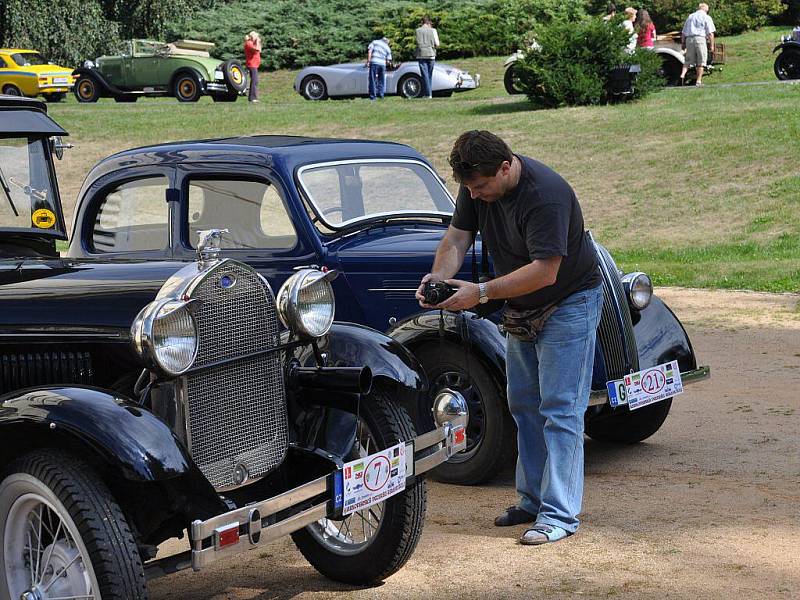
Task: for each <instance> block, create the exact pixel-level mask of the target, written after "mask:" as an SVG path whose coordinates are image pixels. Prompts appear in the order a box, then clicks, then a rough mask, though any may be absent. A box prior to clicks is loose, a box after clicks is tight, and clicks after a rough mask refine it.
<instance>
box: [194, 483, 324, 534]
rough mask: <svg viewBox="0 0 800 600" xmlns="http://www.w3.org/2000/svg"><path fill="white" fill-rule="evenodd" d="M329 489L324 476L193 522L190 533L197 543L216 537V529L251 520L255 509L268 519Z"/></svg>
mask: <svg viewBox="0 0 800 600" xmlns="http://www.w3.org/2000/svg"><path fill="white" fill-rule="evenodd" d="M327 489H328V475H323V476H322V477H320V478H318V479H315V480H313V481H310V482H308V483H305V484H303V485H301V486H299V487H296V488H293V489H291V490H289V491H286V492H284V493H282V494H278V495H277V496H275V497H273V498H270V499H268V500H262V501H261V502H257V503H255V504H250V505H248V506H244V507H242V508H237V509H235V510H232V511H229V512H226V513H223V514H221V515H217V516H216V517H211V518H210V519H208V520H207V521H192V528H191V532H190V533H191V537H192V540H193V541H195V542H196V541H198V540H202V539H204V538H207V537H211V536H212V535H214V530H215V529H216V528H218V527H222V526H223V525H227V524H229V523H231V522H232V521H238V522H239V523H245V522H247V521H248V520H249V518H250V512H251V511H252V510H253V509H256V508H257V509H258V510H259V511H260V512H261V516H262V518H264V517H268V516H270V515H273V514H275V513H276V512H280V511H282V510H284V509H286V508H289V507H290V506H293V505H295V504H298V503H300V502H303V501H305V500H308V499H309V498H313V497H314V496H319V495H320V494H323V493H325V492H326V491H327ZM242 537H244V536H242Z"/></svg>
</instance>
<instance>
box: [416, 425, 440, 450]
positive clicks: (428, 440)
mask: <svg viewBox="0 0 800 600" xmlns="http://www.w3.org/2000/svg"><path fill="white" fill-rule="evenodd" d="M445 439H447V432H446V431H445V430H444V427H438V428H437V429H433V430H431V431H429V432H427V433H423V434H422V435H420V436H417V437H416V438H414V440H413V441H414V449H415V450H416V451H417V452H418V451H420V450H423V449H425V448H429V447H431V446H434V445H436V444H439V443H441V442H443V441H444V440H445Z"/></svg>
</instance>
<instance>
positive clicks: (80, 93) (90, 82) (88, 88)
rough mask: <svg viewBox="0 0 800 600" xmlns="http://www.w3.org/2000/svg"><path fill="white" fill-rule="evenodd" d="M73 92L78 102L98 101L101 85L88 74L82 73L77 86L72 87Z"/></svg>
mask: <svg viewBox="0 0 800 600" xmlns="http://www.w3.org/2000/svg"><path fill="white" fill-rule="evenodd" d="M72 92H73V94H75V98H76V99H77V100H78V102H83V103H85V102H97V100H98V99H99V98H100V87H99V86H98V85H97V82H96V81H95V80H94V79H93V78H92V77H90V76H88V75H82V76H81V77H80V78H79V79H78V81H77V83H76V84H75V87H74V88H72Z"/></svg>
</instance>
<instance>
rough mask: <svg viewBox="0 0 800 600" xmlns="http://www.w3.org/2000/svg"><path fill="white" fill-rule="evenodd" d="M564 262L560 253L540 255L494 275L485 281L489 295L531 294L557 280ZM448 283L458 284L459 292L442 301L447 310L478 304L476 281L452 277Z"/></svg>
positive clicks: (508, 296) (478, 293)
mask: <svg viewBox="0 0 800 600" xmlns="http://www.w3.org/2000/svg"><path fill="white" fill-rule="evenodd" d="M560 266H561V257H560V256H551V257H548V258H537V259H535V260H534V261H533V262H532V263H530V264H527V265H525V266H524V267H520V268H519V269H517V270H516V271H512V272H511V273H509V274H508V275H503V276H502V277H498V278H497V279H492V280H491V281H489V282H487V283H486V295H487V296H488V297H489V299H490V300H494V299H502V300H505V299H508V298H516V297H518V296H524V295H525V294H531V293H533V292H535V291H537V290H540V289H542V288H544V287H547V286H549V285H553V284H554V283H555V282H556V276H557V275H558V269H559V267H560ZM447 283H449V284H450V285H454V286H456V287H457V288H458V292H456V293H455V294H453V295H452V296H451V297H450V298H448V299H447V300H445V301H444V302H442V304H440V306H441V308H446V309H448V310H465V309H467V308H472V307H473V306H475V305H476V304H478V300H479V299H480V290H479V289H478V284H477V283H470V282H468V281H459V280H457V279H449V280H447Z"/></svg>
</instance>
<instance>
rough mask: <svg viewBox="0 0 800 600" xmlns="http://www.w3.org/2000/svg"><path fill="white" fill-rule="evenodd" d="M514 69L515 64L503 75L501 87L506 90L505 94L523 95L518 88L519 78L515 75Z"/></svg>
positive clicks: (509, 66)
mask: <svg viewBox="0 0 800 600" xmlns="http://www.w3.org/2000/svg"><path fill="white" fill-rule="evenodd" d="M516 67H517V65H516V63H511V64H510V65H508V68H506V72H505V73H504V74H503V86H504V87H505V88H506V93H508V94H512V95H514V94H524V93H525V92H524V91H523V90H522V88H521V87H520V86H519V76H518V75H517V72H516Z"/></svg>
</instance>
